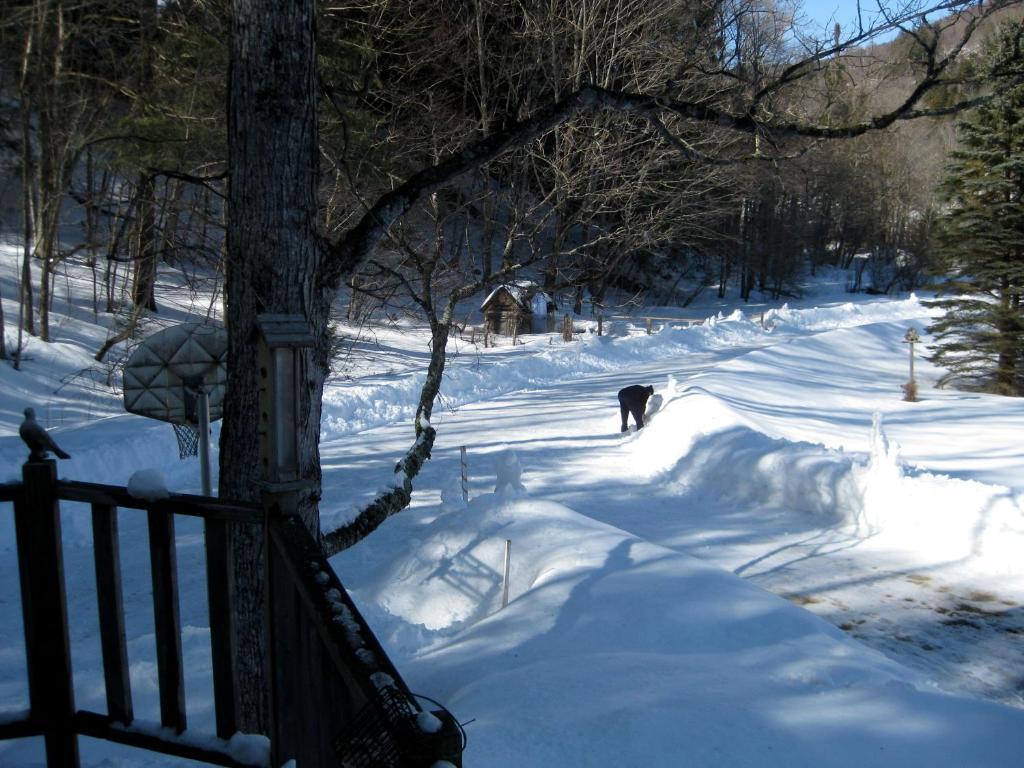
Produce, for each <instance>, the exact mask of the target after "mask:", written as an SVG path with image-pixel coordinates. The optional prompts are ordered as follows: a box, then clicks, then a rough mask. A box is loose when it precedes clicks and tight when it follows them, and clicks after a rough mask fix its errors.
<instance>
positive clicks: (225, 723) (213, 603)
mask: <svg viewBox="0 0 1024 768" xmlns="http://www.w3.org/2000/svg"><path fill="white" fill-rule="evenodd" d="M205 526H206V536H205V539H206V594H207V605H208V607H209V608H208V609H209V612H210V651H211V653H212V657H213V698H214V706H215V710H216V718H217V735H218V736H219V737H220V738H222V739H230V738H231V736H232V735H233V734H234V733H235V732H236V731H237V730H238V723H239V714H238V713H239V703H238V702H239V699H238V688H239V685H238V664H237V653H236V648H235V580H234V578H233V575H232V570H231V542H230V539H229V536H230V531H229V529H230V526H229V525H228V523H226V522H225V521H223V520H210V519H208V520H206V521H205Z"/></svg>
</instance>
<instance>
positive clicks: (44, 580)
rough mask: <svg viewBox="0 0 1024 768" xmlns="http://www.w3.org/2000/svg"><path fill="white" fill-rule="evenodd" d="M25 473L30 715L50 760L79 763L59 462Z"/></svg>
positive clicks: (21, 553)
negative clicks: (58, 490)
mask: <svg viewBox="0 0 1024 768" xmlns="http://www.w3.org/2000/svg"><path fill="white" fill-rule="evenodd" d="M22 478H23V480H24V487H23V490H22V493H21V496H20V498H16V499H15V503H14V525H15V536H16V538H17V542H18V571H19V576H20V580H21V607H22V615H23V617H24V622H25V653H26V658H27V661H28V687H29V702H30V705H31V707H32V720H35V721H39V722H42V724H43V726H44V728H45V739H46V760H47V764H48V765H54V766H56V765H59V766H62V767H65V766H66V767H67V768H78V765H79V755H78V737H77V736H76V734H75V731H74V723H73V721H72V718H73V717H74V713H75V693H74V686H73V684H72V679H71V642H70V639H69V636H68V608H67V593H66V591H65V586H64V555H63V548H62V546H61V535H60V504H59V502H58V501H57V496H56V494H55V490H56V481H57V464H56V462H55V461H53V460H52V459H51V460H47V461H39V462H29V463H26V464H25V465H24V466H23V467H22Z"/></svg>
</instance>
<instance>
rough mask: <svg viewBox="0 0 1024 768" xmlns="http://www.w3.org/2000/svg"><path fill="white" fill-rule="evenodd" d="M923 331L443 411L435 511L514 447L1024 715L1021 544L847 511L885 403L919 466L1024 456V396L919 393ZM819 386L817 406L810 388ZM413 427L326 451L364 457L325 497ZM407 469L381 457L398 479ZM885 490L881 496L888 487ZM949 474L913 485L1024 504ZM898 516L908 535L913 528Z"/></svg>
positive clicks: (703, 554)
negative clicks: (1014, 403) (654, 398)
mask: <svg viewBox="0 0 1024 768" xmlns="http://www.w3.org/2000/svg"><path fill="white" fill-rule="evenodd" d="M905 327H906V323H905V322H902V321H901V322H899V323H889V324H881V325H872V326H865V327H863V328H854V329H840V330H832V329H826V330H825V331H824V332H822V333H820V334H818V335H812V336H806V335H805V336H798V335H791V334H785V333H779V334H778V335H777V336H775V337H762V339H761V340H762V343H764V342H767V343H769V344H770V346H768V347H767V348H764V347H760V348H755V347H733V348H729V349H728V350H714V351H709V352H704V353H693V354H687V355H685V356H681V357H675V358H667V359H660V360H655V361H649V360H648V361H642V362H638V363H637V364H636V365H634V366H631V369H630V370H629V372H628V373H626V372H615V373H610V372H609V373H594V374H589V375H582V376H578V377H576V378H572V379H569V380H566V381H562V382H559V383H556V384H550V385H546V386H543V387H538V388H536V389H532V390H520V391H514V392H511V393H509V394H507V395H503V396H500V397H497V398H494V399H491V400H486V401H483V402H478V403H472V404H469V405H466V406H463V407H461V408H459V409H458V412H457V413H455V414H444V415H438V416H435V419H434V421H435V424H436V425H437V426H438V427H439V430H440V432H439V439H438V443H437V447H436V448H435V454H434V460H433V461H432V462H431V463H430V464H429V465H428V468H427V470H426V471H425V472H424V476H423V478H422V481H421V484H420V487H421V488H422V489H423V492H422V495H420V496H419V497H418V499H417V502H416V503H417V504H419V505H422V504H432V503H436V501H437V499H438V494H439V493H440V490H441V489H442V488H444V487H446V486H447V487H449V488H450V487H451V485H452V482H453V478H454V477H455V476H456V473H457V469H456V466H457V464H456V461H457V459H456V456H457V452H458V446H460V445H466V446H468V448H469V451H470V463H471V467H472V472H473V474H474V480H473V483H472V487H471V494H472V495H473V496H474V497H476V496H479V495H481V494H486V493H488V492H490V491H492V490H493V486H492V485H488V483H493V480H492V479H491V478H493V461H494V456H495V455H496V454H497V452H499V451H501V450H504V449H506V448H511V449H513V450H515V451H516V452H517V454H518V456H519V459H520V463H521V464H522V465H523V467H524V482H525V483H526V485H527V488H528V490H529V494H530V497H531V498H536V499H551V500H555V501H558V502H560V503H563V504H565V505H567V506H568V507H570V508H572V509H575V510H578V511H581V512H583V513H584V514H586V515H587V516H589V517H591V518H593V519H595V520H599V521H601V522H605V523H608V524H611V525H613V526H615V527H616V528H619V529H621V530H623V531H627V532H629V533H632V534H634V535H636V536H638V537H640V538H642V539H645V540H647V541H650V542H652V543H656V544H659V545H662V546H666V547H669V548H671V549H674V550H676V551H679V552H681V553H684V554H689V555H694V556H697V557H700V558H702V559H704V560H706V561H708V562H710V563H713V564H715V565H716V566H718V567H722V568H725V569H728V570H731V571H733V572H735V573H736V574H737V575H740V576H743V577H744V578H746V579H749V580H751V581H753V582H754V583H755V584H758V585H759V586H762V587H763V588H765V589H768V590H770V591H772V592H775V593H776V594H779V595H782V596H786V597H788V598H790V599H791V600H793V601H794V602H795V603H797V604H799V605H802V606H804V607H806V608H807V609H809V610H811V611H813V612H814V613H817V614H818V615H821V616H822V617H824V618H826V619H828V620H829V621H831V622H832V623H834V624H835V625H837V626H840V627H842V628H843V629H845V630H847V631H848V632H849V633H850V634H851V635H852V636H854V637H856V638H858V639H860V640H862V641H864V642H865V643H866V644H868V645H869V646H871V647H873V648H876V649H878V650H881V651H883V652H884V653H886V654H887V655H889V656H890V657H892V658H895V659H898V660H900V661H901V662H903V663H905V664H907V665H908V666H910V667H911V668H914V669H917V670H919V671H921V672H923V673H924V674H925V675H926V676H927V677H928V678H929V679H930V680H932V681H933V682H934V684H935V685H937V686H939V687H941V688H943V689H945V690H950V691H960V692H964V693H969V694H972V695H976V696H981V697H985V698H990V699H993V700H996V701H1000V702H1003V703H1008V704H1013V705H1015V706H1024V680H1022V678H1021V673H1020V670H1021V669H1022V668H1024V647H1022V634H1024V611H1022V609H1021V607H1020V604H1021V603H1022V602H1024V583H1022V580H1021V579H1020V576H1019V573H1020V571H1019V568H1014V567H1013V565H1012V562H1013V560H1012V557H1013V555H1012V553H998V552H997V553H996V554H997V555H1003V557H999V556H996V557H992V556H991V555H992V552H991V547H990V549H989V551H987V552H986V554H988V555H989V556H988V557H986V558H984V559H981V558H976V557H973V556H972V552H971V551H970V546H967V545H965V544H964V541H963V540H960V541H953V542H946V543H944V544H941V543H940V544H939V545H934V544H933V545H930V546H928V547H924V548H917V547H915V546H914V542H913V539H914V537H915V536H921V535H926V533H927V532H926V530H921V529H919V528H917V527H912V526H911V525H910V523H909V522H907V524H906V528H907V531H906V533H907V536H904V537H902V538H900V537H898V536H897V537H895V538H894V537H893V536H892V535H890V536H888V537H884V536H883V537H879V540H878V541H875V540H874V538H873V537H872V536H871V535H864V534H865V531H864V530H861V531H858V530H857V529H856V527H855V526H854V525H852V524H851V522H852V521H851V520H849V519H844V518H843V517H842V516H841V514H840V512H837V508H842V507H843V505H844V503H848V504H850V505H854V506H855V505H857V504H861V506H863V505H864V502H863V499H860V498H859V497H857V495H858V493H860V494H861V495H863V492H864V488H865V487H860V488H859V489H858V488H856V487H854V486H855V485H856V484H857V483H858V482H860V483H862V484H863V482H865V478H860V479H858V478H857V476H856V475H857V472H858V470H857V469H856V466H855V465H856V464H857V461H858V460H859V461H860V462H861V463H864V460H865V459H864V457H865V455H866V454H867V453H869V452H870V450H871V444H870V440H871V422H872V414H873V413H874V412H875V411H883V412H885V414H886V415H885V420H884V422H883V423H884V427H885V429H886V432H887V433H888V434H890V436H892V435H895V436H897V439H898V441H899V442H901V443H903V444H904V449H905V460H907V461H909V462H911V463H917V464H921V465H923V466H924V467H925V468H929V469H934V470H938V471H943V472H952V473H953V474H956V475H959V476H961V477H965V478H969V477H972V476H973V475H975V474H976V475H978V476H979V477H980V478H982V479H985V480H987V481H992V480H1005V479H1006V478H1007V476H1008V473H1009V470H1011V469H1012V468H1013V467H1020V466H1021V464H1022V463H1024V461H1022V455H1021V454H1020V453H1014V454H1012V455H996V456H993V455H988V454H993V452H995V453H998V452H999V451H1003V452H1004V453H1005V448H1006V446H1008V445H1013V440H1012V439H1010V436H1011V433H1015V434H1020V433H1021V429H1020V428H1021V427H1022V426H1024V423H1022V422H1020V421H1011V423H1009V424H1007V423H1006V413H1005V405H1004V404H1005V401H1000V402H999V403H998V404H997V406H998V407H996V406H991V405H990V403H989V402H988V401H987V400H986V398H983V397H977V396H964V395H963V394H962V393H947V392H937V391H935V390H933V389H928V388H927V387H924V388H923V394H924V399H925V400H926V402H922V403H917V404H906V403H902V402H901V401H900V399H899V389H898V383H899V382H900V381H901V378H900V377H901V375H904V374H905V371H904V370H903V366H904V365H905V358H904V357H903V354H905V352H904V351H905V349H906V348H905V347H902V348H901V347H900V346H899V338H900V335H901V334H902V332H903V330H904V329H905ZM833 346H841V347H843V348H845V349H847V350H848V351H849V356H848V357H847V359H846V360H845V362H844V364H843V365H842V366H839V365H836V364H831V365H828V366H826V367H823V368H822V367H819V368H814V367H813V366H814V364H815V363H817V364H818V365H819V366H820V362H821V360H822V359H828V358H827V356H825V357H823V354H825V352H824V350H827V349H828V348H830V347H833ZM922 367H923V370H922ZM919 372H920V373H919V380H921V381H926V378H925V377H926V376H927V375H929V373H930V371H929V369H928V368H927V366H923V364H922V363H921V362H920V361H919ZM744 377H746V378H747V379H749V383H750V386H749V388H748V389H744V387H743V382H744ZM638 382H640V383H644V384H647V383H653V384H654V385H655V388H656V390H657V391H658V392H659V393H665V394H666V402H665V405H664V408H663V410H662V412H661V413H660V414H658V415H657V416H656V417H655V418H654V419H653V420H652V422H651V424H649V426H648V428H647V429H646V430H644V431H643V432H642V433H640V434H630V435H629V436H625V437H624V436H621V435H620V434H619V432H618V410H617V406H616V403H615V398H614V394H615V392H616V391H617V390H618V389H619V388H620V387H622V386H625V385H627V384H632V383H638ZM773 382H774V383H773ZM812 391H813V395H814V402H812V401H810V400H808V399H805V398H808V397H810V396H811V394H812ZM953 399H956V400H961V401H962V403H961V404H960V405H961V406H963V407H967V408H971V406H973V410H971V411H969V412H968V413H965V414H964V416H965V417H964V420H963V422H964V424H963V428H964V439H961V440H955V441H953V442H950V440H949V436H948V430H949V425H943V428H944V429H945V430H946V436H947V439H946V440H945V441H944V442H942V441H940V442H935V441H934V440H932V439H931V433H930V429H929V424H930V420H931V419H932V418H933V414H932V411H933V409H936V408H938V409H939V410H940V411H941V410H942V409H943V406H944V405H945V403H943V402H942V401H944V400H945V401H949V400H953ZM928 400H931V401H932V402H927V401H928ZM1000 407H1001V408H1002V410H1000ZM818 411H820V413H821V417H820V418H818V417H816V416H815V413H816V412H818ZM1021 413H1022V415H1024V411H1022V412H1021ZM795 417H796V418H795ZM794 425H795V426H794ZM403 431H404V430H403V429H402V428H394V427H387V428H382V429H378V430H374V431H373V435H372V437H370V436H369V435H365V434H364V435H362V436H361V437H360V439H358V440H355V439H352V438H341V439H338V440H335V441H333V442H331V443H330V444H329V445H327V446H325V456H342V455H344V456H346V457H347V458H346V464H344V465H342V464H340V463H339V464H334V463H333V462H332V463H331V465H332V467H333V468H334V469H335V470H337V471H336V472H334V473H332V475H331V477H332V482H333V483H335V487H334V488H333V489H332V491H329V492H326V493H325V498H327V499H330V498H338V497H339V496H340V495H342V494H344V493H345V492H346V490H347V488H346V486H348V485H349V483H351V487H353V488H355V487H360V480H359V478H360V477H364V472H365V471H366V470H367V469H368V468H369V467H374V466H376V462H374V460H373V459H372V458H371V456H370V455H369V454H370V451H368V449H367V448H366V446H367V445H368V444H373V445H374V446H376V449H377V450H380V449H381V448H382V446H388V447H387V450H386V455H388V456H391V455H394V454H393V451H396V450H399V448H400V446H402V445H404V444H405V442H406V440H407V437H406V436H405V435H404V434H403ZM976 432H981V433H984V434H985V435H986V436H987V438H986V440H987V443H988V445H987V446H982V445H981V444H980V441H978V443H977V444H975V443H974V442H972V441H971V440H970V435H972V434H974V433H976ZM367 437H370V439H366V438H367ZM776 437H778V438H785V439H784V440H779V439H773V438H776ZM826 446H829V447H831V448H839V447H840V446H844V447H845V448H846V450H847V453H842V452H839V451H837V450H832V451H830V450H828V448H826ZM965 449H966V450H965ZM850 451H855V452H858V453H849V452H850ZM986 451H988V454H986ZM389 461H390V460H386V461H385V462H384V463H383V464H382V465H381V466H379V467H377V471H380V472H381V476H382V478H383V477H385V476H386V474H387V471H388V467H387V464H388V463H389ZM972 465H977V466H976V467H973V466H972ZM345 467H347V468H348V469H349V470H350V471H351V477H350V478H349V479H348V480H346V472H345V471H343V470H344V468H345ZM973 470H977V471H973ZM877 471H880V470H876V473H877ZM869 479H870V478H869ZM872 482H874V483H875V486H874V487H875V489H876V495H877V493H881V492H882V491H885V490H887V489H884V488H879V486H878V483H879V481H878V480H877V479H876V480H874V481H872ZM899 482H903V483H904V484H906V483H913V482H914V479H913V478H909V479H906V478H904V479H903V480H900V481H899ZM942 483H946V485H945V486H944V487H939V488H938V489H936V488H935V487H934V486H935V484H934V482H931V481H929V480H928V479H927V478H926V479H925V480H924V481H922V482H921V483H920V484H919V485H920V487H919V488H917V490H916V491H914V489H911V491H910V492H911V493H914V492H916V493H918V494H920V493H921V492H922V490H924V491H928V490H929V489H930V490H931V491H932V492H933V493H938V494H940V495H947V496H948V495H949V494H953V495H956V494H959V495H960V497H961V501H962V503H963V504H964V505H966V506H968V507H969V506H970V505H975V506H977V505H979V504H985V503H989V504H991V505H992V506H993V508H995V507H998V506H999V505H1000V504H1003V505H1004V506H1005V505H1009V507H1010V508H1012V509H1011V510H1009V511H1018V508H1017V506H1016V502H1017V493H1018V492H1017V491H1015V490H1011V489H1009V488H1005V487H1003V488H1001V487H998V486H992V485H989V486H981V485H980V484H978V483H970V482H967V483H965V482H962V481H957V480H949V481H946V480H945V479H942V480H941V481H940V486H941V485H942ZM950 484H952V485H950ZM897 495H898V494H897ZM1001 496H1002V497H1004V498H1000V497H1001ZM855 497H857V498H855ZM918 501H919V502H920V503H921V504H923V505H925V506H926V507H927V505H928V504H929V502H930V501H933V499H929V498H927V494H926V497H925V498H922V499H918ZM876 506H877V505H876ZM964 511H965V512H967V511H969V510H968V509H965V510H964ZM1007 511H1008V510H1007V509H1004V510H1002V512H1004V513H1006V512H1007ZM853 512H854V511H853V510H851V513H853ZM998 512H999V510H998V509H996V513H998ZM874 514H876V515H879V514H882V515H883V516H884V515H885V514H887V513H880V512H878V510H877V509H876V510H875V511H874ZM997 516H998V515H997ZM1018 516H1019V515H1018ZM1005 517H1006V515H1005V514H1003V515H1002V518H1005ZM1002 518H1001V519H1002ZM971 519H973V518H971ZM875 522H876V523H878V522H879V521H875ZM885 522H886V527H887V529H888V530H889V531H890V532H891V531H892V530H893V529H899V526H894V525H892V524H891V523H892V522H893V521H892V520H891V519H889V518H886V520H885ZM914 522H915V523H918V522H920V521H919V520H917V519H915V520H914ZM861 523H862V526H863V525H871V524H872V523H871V521H868V520H862V521H861ZM993 536H994V534H993V535H989V537H988V541H989V542H990V543H991V540H992V539H993ZM908 539H909V540H908ZM370 546H371V547H372V543H371V544H370ZM965 546H967V549H965ZM974 546H975V549H976V548H977V544H975V545H974ZM1011 572H1012V573H1011Z"/></svg>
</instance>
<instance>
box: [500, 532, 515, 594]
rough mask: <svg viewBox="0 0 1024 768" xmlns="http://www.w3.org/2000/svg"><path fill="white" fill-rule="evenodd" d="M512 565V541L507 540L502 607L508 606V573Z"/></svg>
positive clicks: (502, 585) (502, 579) (502, 580)
mask: <svg viewBox="0 0 1024 768" xmlns="http://www.w3.org/2000/svg"><path fill="white" fill-rule="evenodd" d="M511 565H512V539H505V571H504V574H503V575H502V578H501V582H502V584H501V607H502V608H504V607H505V606H506V605H508V572H509V568H510V567H511Z"/></svg>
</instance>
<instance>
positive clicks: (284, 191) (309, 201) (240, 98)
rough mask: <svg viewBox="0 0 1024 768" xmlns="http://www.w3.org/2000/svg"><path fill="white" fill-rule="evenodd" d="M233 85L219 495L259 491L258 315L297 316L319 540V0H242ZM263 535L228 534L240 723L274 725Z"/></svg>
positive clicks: (323, 359)
mask: <svg viewBox="0 0 1024 768" xmlns="http://www.w3.org/2000/svg"><path fill="white" fill-rule="evenodd" d="M232 6H233V7H232V11H233V13H232V37H231V43H232V51H231V55H232V59H231V71H230V74H229V88H228V93H229V97H228V137H229V140H228V148H229V149H228V163H229V169H230V185H229V192H228V236H227V250H228V263H227V281H226V289H225V299H226V304H227V307H226V317H227V325H228V329H229V334H228V336H229V343H228V377H227V391H226V397H225V403H224V422H223V427H222V430H221V440H220V467H221V474H220V495H221V496H222V497H225V498H234V499H243V500H250V501H251V500H256V499H257V498H258V496H259V485H258V483H259V481H260V479H261V477H260V461H259V445H260V439H259V424H258V421H257V419H255V418H253V414H256V413H259V389H260V380H259V366H258V364H257V338H258V337H257V329H256V325H255V321H256V316H257V315H258V314H260V313H287V314H302V315H304V316H305V317H306V318H307V319H308V320H309V322H310V324H311V326H312V328H313V331H314V333H315V334H316V336H317V344H316V347H315V349H314V350H312V351H311V352H307V353H303V355H302V356H301V360H300V369H301V376H302V380H301V386H300V388H299V393H298V400H299V402H298V430H299V435H298V438H299V454H298V455H299V457H300V462H301V465H300V471H301V473H302V477H303V478H304V479H307V480H310V481H312V487H310V488H309V489H308V490H307V491H306V492H304V493H303V494H302V498H301V499H300V502H299V509H298V512H299V514H300V515H301V517H302V518H303V520H304V521H305V523H306V525H307V527H308V528H309V530H310V531H311V532H312V534H313V535H314V536H317V537H318V536H319V514H318V509H317V502H318V500H319V498H320V454H319V450H318V448H317V445H318V443H319V438H320V400H321V395H322V392H323V385H324V380H325V379H326V375H327V359H328V341H329V340H328V332H327V311H328V307H329V296H328V295H327V294H326V293H325V292H324V291H321V290H319V289H318V287H317V278H318V274H319V271H320V269H321V267H322V254H321V252H320V250H319V249H320V245H321V242H322V241H321V239H320V233H319V230H318V224H317V214H318V209H317V197H316V188H317V181H318V178H317V177H318V172H319V152H318V145H317V142H318V134H317V125H316V106H317V72H316V58H315V51H316V49H315V23H314V21H315V9H314V2H313V0H295V1H294V2H289V3H279V2H277V0H235V2H234V3H233V4H232ZM262 547H263V544H262V541H261V534H259V532H258V530H253V529H251V528H250V527H242V526H239V527H238V528H236V530H234V531H233V560H234V571H235V576H234V578H235V588H236V594H237V595H238V597H239V605H238V615H237V619H236V625H237V632H238V638H237V639H238V670H239V678H240V679H241V680H242V681H243V688H242V690H241V692H240V699H241V707H242V712H241V727H242V729H243V730H244V731H248V732H264V733H265V732H266V731H267V708H268V702H267V699H266V691H267V687H266V684H265V680H266V669H265V666H264V664H265V661H266V646H265V638H264V636H263V602H264V597H263V591H264V590H263V582H262V578H263V565H262V559H263V558H262Z"/></svg>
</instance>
